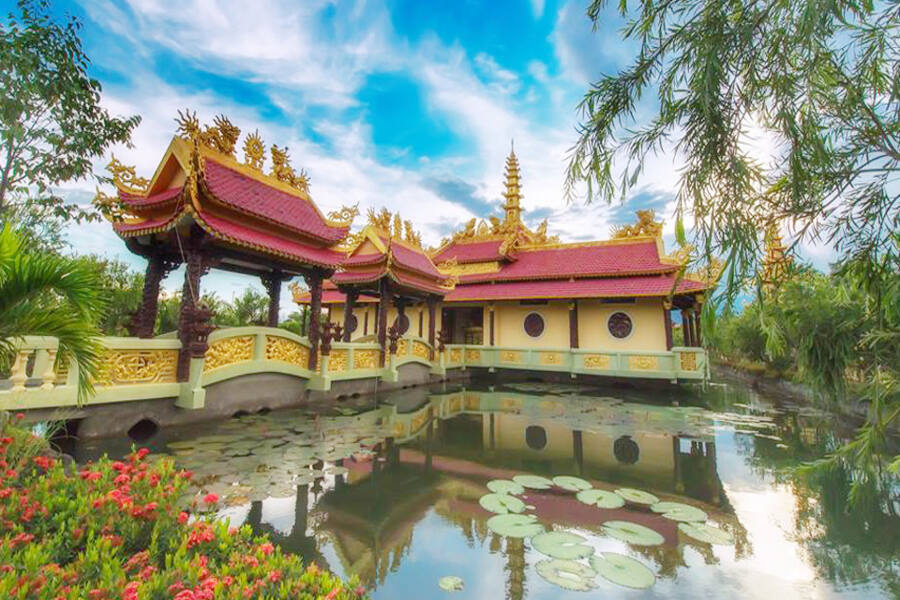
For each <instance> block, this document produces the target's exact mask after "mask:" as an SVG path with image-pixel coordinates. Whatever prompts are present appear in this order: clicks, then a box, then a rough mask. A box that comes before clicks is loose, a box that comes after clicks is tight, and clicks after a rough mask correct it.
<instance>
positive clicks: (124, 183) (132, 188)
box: [106, 156, 150, 196]
mask: <svg viewBox="0 0 900 600" xmlns="http://www.w3.org/2000/svg"><path fill="white" fill-rule="evenodd" d="M106 170H107V171H109V172H110V174H111V175H112V180H113V183H114V184H115V185H116V187H117V188H118V189H120V190H122V191H123V192H126V193H128V194H134V195H135V196H143V195H144V194H146V193H147V191H148V190H149V189H150V180H149V179H146V178H144V177H138V175H137V172H136V171H135V169H134V167H132V166H129V165H123V164H122V163H121V162H120V161H119V159H118V158H116V157H115V156H112V160H110V161H109V164H108V165H106Z"/></svg>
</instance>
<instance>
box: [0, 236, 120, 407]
mask: <svg viewBox="0 0 900 600" xmlns="http://www.w3.org/2000/svg"><path fill="white" fill-rule="evenodd" d="M106 306H107V302H106V298H105V297H104V295H103V293H102V291H101V289H100V287H99V286H98V280H97V275H96V272H95V270H94V269H92V268H90V267H88V266H86V265H85V264H84V263H81V262H78V261H75V260H71V259H68V258H64V257H61V256H58V255H55V254H48V253H43V252H31V251H29V250H28V249H27V248H25V247H23V245H22V241H21V239H19V237H18V236H17V235H16V234H15V233H14V232H13V231H12V230H11V229H10V227H9V226H8V225H7V226H6V227H4V228H3V229H2V230H0V363H7V364H8V363H9V361H10V359H11V358H12V355H13V352H14V351H15V346H16V342H17V340H20V339H21V338H22V337H23V336H26V335H43V336H51V337H55V338H58V339H59V352H58V360H60V361H69V360H70V359H72V360H74V361H75V362H76V363H77V364H78V384H79V398H81V399H84V397H85V396H86V394H88V393H90V391H91V389H92V385H91V380H92V378H93V377H94V376H96V374H97V368H98V361H99V357H100V353H101V347H100V345H99V343H98V342H97V341H96V339H95V336H96V335H97V334H98V333H99V332H98V330H97V328H96V325H95V322H96V319H97V318H98V317H99V316H100V315H102V314H104V312H105V309H106Z"/></svg>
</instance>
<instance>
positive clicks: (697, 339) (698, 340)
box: [694, 304, 703, 348]
mask: <svg viewBox="0 0 900 600" xmlns="http://www.w3.org/2000/svg"><path fill="white" fill-rule="evenodd" d="M694 345H695V346H697V347H698V348H699V347H700V346H702V345H703V336H702V334H701V332H700V305H699V304H697V305H696V306H695V307H694Z"/></svg>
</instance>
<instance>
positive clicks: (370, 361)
mask: <svg viewBox="0 0 900 600" xmlns="http://www.w3.org/2000/svg"><path fill="white" fill-rule="evenodd" d="M378 358H379V351H378V350H357V351H355V352H354V353H353V368H354V369H375V368H377V366H378Z"/></svg>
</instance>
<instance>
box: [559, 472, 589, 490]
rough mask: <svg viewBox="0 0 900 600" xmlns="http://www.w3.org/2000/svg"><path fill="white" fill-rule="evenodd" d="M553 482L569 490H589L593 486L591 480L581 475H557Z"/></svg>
mask: <svg viewBox="0 0 900 600" xmlns="http://www.w3.org/2000/svg"><path fill="white" fill-rule="evenodd" d="M553 483H554V485H556V486H557V487H561V488H562V489H564V490H569V491H570V492H579V491H581V490H589V489H591V488H592V487H593V486H592V485H591V484H590V483H589V482H587V481H585V480H584V479H582V478H581V477H574V476H572V475H557V476H556V477H554V478H553Z"/></svg>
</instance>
